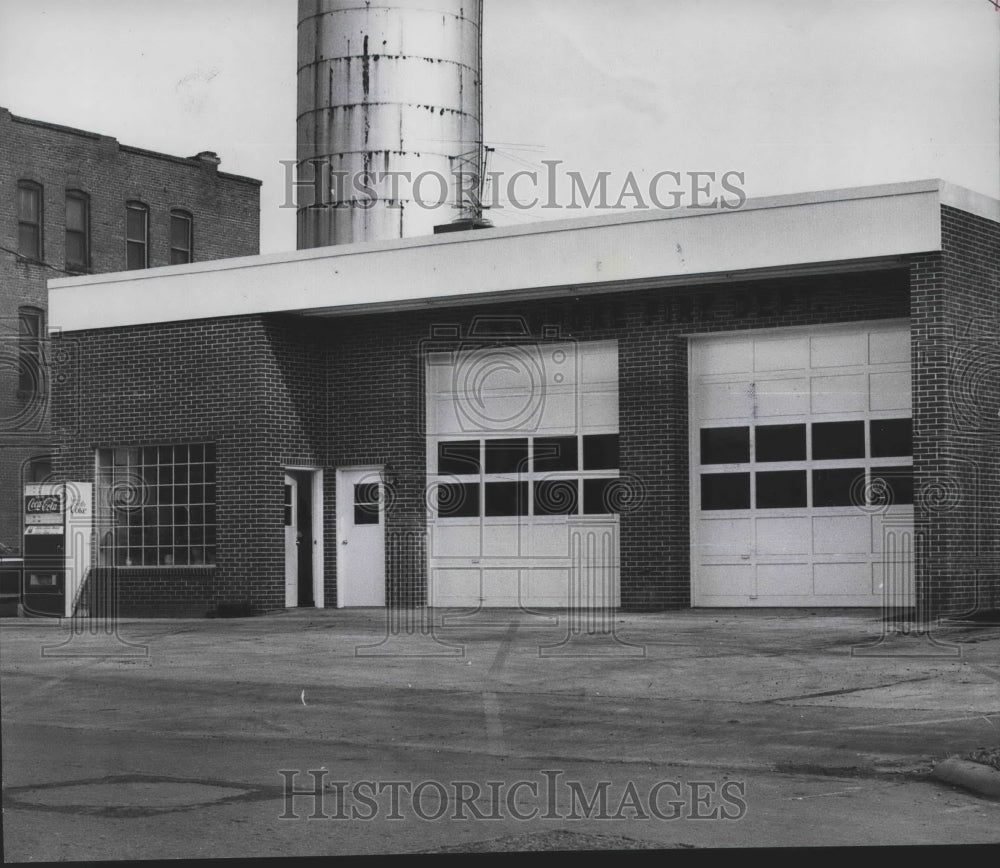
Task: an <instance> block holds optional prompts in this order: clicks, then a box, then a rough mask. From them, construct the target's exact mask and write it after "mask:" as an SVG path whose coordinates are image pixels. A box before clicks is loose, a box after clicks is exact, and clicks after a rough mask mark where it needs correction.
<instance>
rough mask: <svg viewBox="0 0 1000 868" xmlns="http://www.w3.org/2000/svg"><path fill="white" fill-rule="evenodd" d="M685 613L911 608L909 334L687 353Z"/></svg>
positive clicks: (716, 343) (812, 337)
mask: <svg viewBox="0 0 1000 868" xmlns="http://www.w3.org/2000/svg"><path fill="white" fill-rule="evenodd" d="M690 363H691V404H690V406H691V501H692V522H691V526H692V601H693V604H694V605H697V606H877V605H880V604H881V603H882V602H883V599H887V600H888V601H889V602H891V603H892V604H894V605H900V604H903V605H905V604H907V603H908V602H909V596H908V595H909V593H910V590H911V584H912V576H911V570H912V557H911V555H910V549H911V548H912V522H913V483H912V464H913V460H912V443H911V440H912V437H911V420H910V415H911V411H910V331H909V325H908V324H903V323H893V324H883V325H869V326H856V325H855V326H852V327H836V328H832V327H831V328H826V329H822V330H816V329H814V330H811V331H809V332H804V331H798V330H792V329H787V330H783V331H780V332H768V333H765V334H760V335H758V334H754V335H753V336H747V335H745V334H744V335H739V336H732V335H730V336H725V337H711V338H698V339H693V340H692V342H691V355H690Z"/></svg>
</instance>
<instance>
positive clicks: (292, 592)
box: [285, 473, 299, 609]
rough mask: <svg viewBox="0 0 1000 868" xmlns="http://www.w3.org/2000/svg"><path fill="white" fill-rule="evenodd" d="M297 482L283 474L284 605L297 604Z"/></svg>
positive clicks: (290, 606) (288, 606) (292, 605)
mask: <svg viewBox="0 0 1000 868" xmlns="http://www.w3.org/2000/svg"><path fill="white" fill-rule="evenodd" d="M298 495H299V483H298V480H296V479H295V477H294V476H289V475H288V474H287V473H286V474H285V607H286V608H288V609H294V608H295V607H296V606H298V604H299V516H298V511H299V497H298Z"/></svg>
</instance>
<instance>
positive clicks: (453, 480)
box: [432, 434, 620, 519]
mask: <svg viewBox="0 0 1000 868" xmlns="http://www.w3.org/2000/svg"><path fill="white" fill-rule="evenodd" d="M617 437H618V435H617V434H594V435H590V434H584V435H575V436H570V437H551V436H538V437H524V436H520V437H513V438H492V437H491V438H479V439H476V440H473V439H472V438H464V439H462V440H441V441H439V442H438V443H437V444H435V446H434V448H435V451H436V460H437V464H436V466H435V467H434V470H435V471H437V482H438V485H439V491H438V497H437V502H436V503H435V504H433V511H434V513H435V515H436V517H437V518H464V519H468V518H475V517H480V518H481V517H483V516H485V517H488V518H515V517H520V518H528V517H536V516H537V517H542V516H545V517H549V516H563V515H609V514H612V513H613V510H611V509H608V508H606V504H607V498H605V497H604V494H605V488H604V487H601V489H600V490H598V484H599V483H603V484H604V486H607V485H608V484H609V483H612V482H613V481H614V480H616V479H618V478H619V472H618V469H617V465H618V464H619V463H620V461H619V459H618V457H617V455H615V456H614V457H613V458H611V457H609V452H611V453H613V452H617ZM611 438H614V448H613V449H612V448H611V445H610V439H611ZM556 441H559V442H556ZM568 441H572V444H570V443H569V442H568ZM473 444H476V445H475V446H473ZM521 444H524V446H523V449H524V457H523V458H522V459H521V460H520V461H519V465H520V469H518V470H510V471H507V472H490V471H489V468H490V466H491V465H493V466H496V464H497V463H499V461H500V460H503V459H498V458H496V457H493V458H492V459H491V457H490V454H489V453H490V450H495V451H496V452H497V453H501V454H502V452H503V450H504V446H508V448H509V450H510V451H511V452H515V453H516V452H519V451H521V449H522V445H521ZM567 445H568V446H569V449H568V451H567V453H566V454H567V455H572V456H574V458H575V464H573V466H572V467H570V466H568V465H567V466H564V467H561V468H560V469H558V470H555V469H551V470H549V469H541V470H539V469H536V468H538V467H539V465H541V466H542V467H543V468H544V467H545V466H546V465H552V464H558V463H559V457H560V456H559V454H558V453H559V452H560V450H561V447H564V446H567ZM590 463H592V464H595V465H609V464H614V465H616V466H615V467H608V466H601V467H600V468H599V469H596V468H595V469H589V468H588V467H587V465H588V464H590ZM460 470H465V471H466V472H459V471H460ZM432 476H433V474H432ZM511 484H517V485H518V486H523V488H520V487H519V488H518V489H517V490H516V493H515V492H512V491H507V490H505V491H503V492H500V491H499V490H497V489H493V490H488V486H495V485H506V486H509V485H511ZM470 498H472V499H474V500H475V501H476V502H475V503H470V502H469V500H470ZM500 501H505V502H507V503H511V502H513V503H515V504H517V512H516V513H515V512H513V511H510V512H506V513H504V514H500V512H499V511H498V510H497V508H496V504H497V503H499V502H500ZM598 505H600V506H601V509H598V508H597V507H598ZM522 510H523V511H522Z"/></svg>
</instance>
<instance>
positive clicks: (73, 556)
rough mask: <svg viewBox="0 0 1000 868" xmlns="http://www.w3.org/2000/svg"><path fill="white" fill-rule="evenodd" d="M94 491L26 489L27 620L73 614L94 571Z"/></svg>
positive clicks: (87, 486)
mask: <svg viewBox="0 0 1000 868" xmlns="http://www.w3.org/2000/svg"><path fill="white" fill-rule="evenodd" d="M93 488H94V487H93V485H92V484H91V483H89V482H66V483H55V484H54V483H38V484H30V485H26V486H25V487H24V573H23V576H24V578H23V584H22V589H21V604H22V606H23V608H24V614H25V615H48V616H50V617H51V616H55V617H67V618H68V617H69V616H70V615H72V614H73V609H74V608H75V606H76V601H77V597H78V596H79V594H80V591H81V590H82V588H83V580H84V578H85V577H86V575H87V572H88V571H89V570H90V552H91V539H92V536H93V530H94V528H93V524H94V522H93Z"/></svg>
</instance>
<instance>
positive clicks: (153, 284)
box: [49, 180, 1000, 332]
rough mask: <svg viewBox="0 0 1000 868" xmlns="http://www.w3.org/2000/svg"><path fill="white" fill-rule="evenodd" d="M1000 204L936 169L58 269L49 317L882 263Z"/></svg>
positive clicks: (345, 308)
mask: <svg viewBox="0 0 1000 868" xmlns="http://www.w3.org/2000/svg"><path fill="white" fill-rule="evenodd" d="M942 204H945V205H953V206H954V207H957V208H961V209H962V210H966V211H970V212H972V213H977V214H980V215H981V216H985V217H988V218H990V219H994V220H997V221H998V222H1000V202H997V201H995V200H992V199H989V198H987V197H985V196H981V195H979V194H976V193H972V192H970V191H967V190H963V189H961V188H956V187H953V186H952V185H949V184H946V183H944V182H941V181H938V180H931V181H916V182H910V183H906V184H891V185H885V186H878V187H863V188H858V189H852V190H839V191H829V192H820V193H804V194H795V195H790V196H775V197H771V198H767V199H757V200H749V201H748V202H746V204H745V205H744V206H743V207H741V208H739V209H730V210H724V209H722V210H693V209H690V208H689V209H683V210H676V211H664V210H647V211H630V212H625V213H615V214H614V215H611V216H603V215H602V216H598V217H583V218H576V219H570V220H558V221H547V222H539V223H534V224H531V225H529V226H519V227H512V228H502V229H497V228H494V229H485V230H477V231H470V232H456V233H449V234H444V235H434V236H425V237H419V238H407V239H403V240H401V241H392V242H381V243H367V244H351V245H342V246H337V247H324V248H318V249H315V250H302V251H297V252H293V253H279V254H269V255H265V256H253V257H242V258H238V259H221V260H214V261H211V262H202V263H194V264H191V265H177V266H170V267H167V268H155V269H149V270H145V271H128V272H118V273H114V274H101V275H88V276H84V277H72V278H60V279H57V280H51V281H49V324H50V328H52V329H61V330H62V331H67V332H69V331H81V330H85V329H101V328H111V327H120V326H131V325H141V324H150V323H162V322H176V321H183V320H195V319H206V318H217V317H229V316H242V315H250V314H260V313H298V314H307V315H312V316H338V315H348V314H354V315H357V314H361V313H369V312H371V313H374V312H377V311H391V310H412V309H415V308H425V307H429V306H444V305H447V306H453V305H457V304H469V303H479V302H482V301H484V300H486V299H488V300H490V301H497V302H500V301H517V300H520V299H525V298H532V299H535V298H541V297H546V296H560V295H563V296H565V295H567V294H568V295H582V294H590V293H595V292H606V291H609V290H615V289H643V288H649V287H666V286H671V285H679V284H683V285H692V284H697V283H709V282H719V281H727V280H746V279H754V278H760V277H770V276H781V275H793V274H805V273H812V272H816V271H823V272H832V271H844V270H851V269H859V268H865V269H869V268H885V267H892V265H894V264H899V263H900V262H901V261H902V258H903V257H906V256H908V255H912V254H917V253H927V252H933V251H936V250H940V249H941V205H942Z"/></svg>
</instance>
